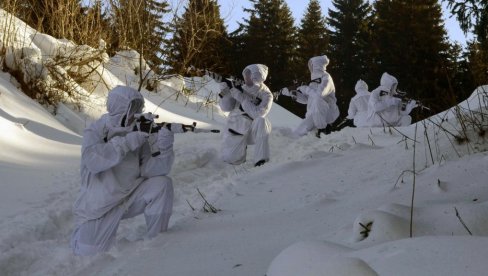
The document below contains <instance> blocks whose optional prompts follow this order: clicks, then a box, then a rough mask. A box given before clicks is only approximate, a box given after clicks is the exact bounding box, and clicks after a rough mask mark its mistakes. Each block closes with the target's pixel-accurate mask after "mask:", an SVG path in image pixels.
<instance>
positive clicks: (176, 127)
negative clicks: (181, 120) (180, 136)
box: [171, 123, 186, 133]
mask: <svg viewBox="0 0 488 276" xmlns="http://www.w3.org/2000/svg"><path fill="white" fill-rule="evenodd" d="M171 132H173V133H183V132H186V130H185V129H184V128H183V124H176V123H171Z"/></svg>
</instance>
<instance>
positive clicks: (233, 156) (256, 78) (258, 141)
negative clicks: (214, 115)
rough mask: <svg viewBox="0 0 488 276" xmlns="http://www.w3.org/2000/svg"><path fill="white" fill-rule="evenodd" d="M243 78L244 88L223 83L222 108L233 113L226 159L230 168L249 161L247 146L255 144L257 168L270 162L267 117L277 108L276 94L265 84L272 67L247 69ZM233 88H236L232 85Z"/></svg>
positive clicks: (254, 66)
mask: <svg viewBox="0 0 488 276" xmlns="http://www.w3.org/2000/svg"><path fill="white" fill-rule="evenodd" d="M242 75H243V77H244V85H242V87H240V86H236V87H229V85H228V84H226V83H222V92H221V93H220V94H219V95H220V97H221V99H220V107H221V108H222V110H223V111H230V113H229V117H228V121H227V127H226V128H227V130H226V131H224V143H223V148H222V158H223V160H224V161H225V162H227V163H230V164H234V165H236V164H241V163H243V162H245V161H246V151H247V145H252V144H254V145H255V146H254V165H255V166H261V165H262V164H264V163H265V162H267V161H269V143H268V140H269V134H270V133H271V123H270V122H269V120H268V119H267V118H266V115H267V114H268V113H269V111H270V110H271V106H272V104H273V94H272V93H271V91H270V90H269V88H268V87H267V86H266V85H265V84H264V81H265V80H266V76H267V75H268V67H266V66H265V65H262V64H252V65H249V66H247V67H246V68H245V69H244V70H243V72H242ZM231 86H233V85H231Z"/></svg>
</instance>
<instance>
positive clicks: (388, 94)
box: [368, 72, 416, 127]
mask: <svg viewBox="0 0 488 276" xmlns="http://www.w3.org/2000/svg"><path fill="white" fill-rule="evenodd" d="M397 86H398V81H397V79H396V78H395V77H394V76H392V75H390V74H388V73H386V72H385V73H383V75H382V76H381V80H380V86H379V87H378V88H376V89H375V90H373V91H372V92H371V96H370V97H369V103H368V123H369V126H372V127H382V126H408V125H410V124H411V122H412V117H410V115H408V114H409V113H410V112H411V111H412V109H413V108H414V107H416V103H415V101H412V102H410V103H409V104H408V105H407V106H406V108H405V109H404V110H402V106H401V105H402V100H401V99H400V98H397V97H393V94H394V93H396V89H397Z"/></svg>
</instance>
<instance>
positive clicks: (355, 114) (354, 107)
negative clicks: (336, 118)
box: [347, 80, 370, 127]
mask: <svg viewBox="0 0 488 276" xmlns="http://www.w3.org/2000/svg"><path fill="white" fill-rule="evenodd" d="M354 90H355V91H356V95H355V96H354V97H352V98H351V102H350V103H349V109H348V111H347V118H348V119H354V125H355V126H357V127H365V126H368V102H369V96H370V93H369V91H368V84H366V82H364V81H363V80H358V81H357V83H356V86H355V87H354Z"/></svg>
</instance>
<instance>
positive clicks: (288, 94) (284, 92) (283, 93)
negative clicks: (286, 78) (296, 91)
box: [280, 87, 291, 97]
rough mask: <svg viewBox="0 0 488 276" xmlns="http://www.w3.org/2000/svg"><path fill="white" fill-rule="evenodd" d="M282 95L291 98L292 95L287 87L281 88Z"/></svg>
mask: <svg viewBox="0 0 488 276" xmlns="http://www.w3.org/2000/svg"><path fill="white" fill-rule="evenodd" d="M280 93H281V95H285V96H288V97H289V96H291V95H290V90H288V88H286V87H285V88H281V90H280Z"/></svg>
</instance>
